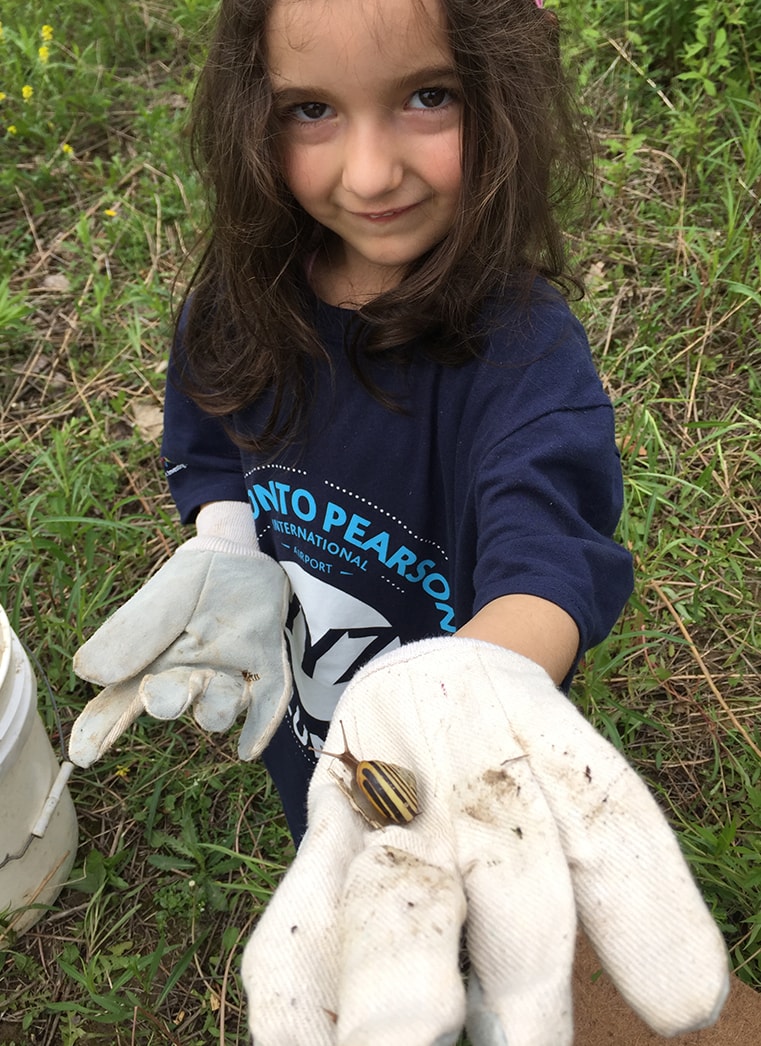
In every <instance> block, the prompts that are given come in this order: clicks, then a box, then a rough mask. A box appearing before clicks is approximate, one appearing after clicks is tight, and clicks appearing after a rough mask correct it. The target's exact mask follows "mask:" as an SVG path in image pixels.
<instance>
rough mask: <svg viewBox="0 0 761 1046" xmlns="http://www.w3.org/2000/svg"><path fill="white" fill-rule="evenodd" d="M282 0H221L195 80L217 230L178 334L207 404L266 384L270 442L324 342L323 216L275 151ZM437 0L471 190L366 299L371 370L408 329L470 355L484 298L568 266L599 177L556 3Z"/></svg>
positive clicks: (450, 355)
mask: <svg viewBox="0 0 761 1046" xmlns="http://www.w3.org/2000/svg"><path fill="white" fill-rule="evenodd" d="M275 2H276V0H222V3H221V8H220V11H219V15H218V20H217V24H216V30H215V33H214V37H213V39H212V42H211V45H210V49H209V53H208V58H207V61H206V63H205V66H204V68H203V70H202V73H201V76H200V79H199V83H198V86H197V90H196V94H195V98H194V103H193V111H192V119H191V125H190V139H191V149H192V159H193V162H194V164H195V166H196V167H197V169H198V170H199V172H200V174H201V177H202V179H203V182H204V186H205V189H206V193H207V197H208V200H209V207H210V222H209V224H210V230H209V236H208V239H207V244H206V247H205V250H204V253H203V255H202V257H201V259H200V262H199V264H198V266H197V268H196V270H195V273H194V275H193V278H192V280H191V283H190V288H189V291H188V293H187V294H186V299H185V305H186V309H185V318H184V322H183V327H184V333H183V337H182V344H183V350H184V364H185V366H184V367H183V378H182V383H183V388H184V390H185V391H186V392H187V393H188V395H190V396H191V397H192V398H193V399H194V400H195V401H196V402H197V403H198V405H199V406H200V407H201V408H202V409H204V410H205V411H207V412H209V413H211V414H215V415H220V416H229V415H231V414H233V413H234V412H236V411H238V410H240V409H242V408H243V407H245V406H246V405H247V404H249V403H251V402H252V401H254V400H255V399H256V398H258V397H259V396H260V395H261V394H262V393H263V392H265V391H268V392H270V393H271V394H272V398H271V399H270V402H271V403H272V410H271V413H270V416H269V422H268V424H267V425H266V426H265V429H264V431H262V432H260V433H258V434H257V435H256V437H254V438H252V439H251V440H250V441H249V443H250V445H253V446H255V447H257V448H258V449H262V450H265V449H272V448H273V447H275V446H276V445H278V444H279V443H283V442H286V443H287V442H289V441H291V440H292V439H295V438H296V436H297V435H298V430H299V423H300V420H301V419H303V417H304V415H305V413H306V410H307V408H308V405H309V372H310V368H311V367H312V366H313V364H314V361H315V360H319V359H321V358H323V357H324V356H325V350H324V348H323V347H322V345H321V344H320V342H319V340H318V338H317V335H316V333H315V331H314V329H313V326H312V324H311V322H310V320H309V314H310V308H309V301H310V291H309V287H308V284H307V278H306V269H307V259H308V258H309V257H310V255H312V254H313V252H314V251H315V249H316V248H317V247H318V246H319V244H320V240H321V233H322V230H321V227H320V226H319V225H318V224H317V223H316V222H315V221H314V220H313V219H312V218H311V217H310V216H309V215H307V214H306V213H305V212H304V211H303V210H302V208H301V207H300V206H299V205H298V204H297V203H296V201H295V200H294V199H293V197H292V196H291V194H290V193H289V191H288V189H287V187H286V186H285V184H284V182H283V179H282V177H281V173H280V168H279V163H278V152H277V132H278V126H277V122H276V119H275V115H274V113H273V106H272V95H271V90H270V82H269V76H268V70H267V58H266V51H265V43H264V40H265V29H266V24H267V17H268V14H269V12H270V10H271V8H272V7H273V5H274V3H275ZM328 2H329V0H328ZM440 2H441V4H442V8H443V10H444V13H445V16H446V23H447V27H448V35H449V43H450V47H451V50H452V53H453V56H454V62H455V69H456V71H457V74H458V77H459V90H460V96H461V101H462V107H463V122H462V166H463V179H462V192H461V207H460V211H459V214H458V216H457V219H456V221H455V223H454V225H453V227H452V228H451V229H450V231H449V233H448V234H447V236H446V237H445V238H444V239H443V240H442V241H441V242H440V243H439V244H438V245H436V246H435V247H434V248H433V249H432V250H430V251H429V252H428V253H426V254H425V255H423V256H422V257H421V258H419V259H417V260H416V261H415V262H414V263H413V264H412V265H410V266H409V269H408V271H407V272H406V274H405V276H404V278H403V279H402V281H401V282H400V283H399V284H398V285H397V286H396V287H394V288H393V289H392V290H389V291H387V292H384V293H383V294H381V295H379V296H378V297H377V298H375V299H373V300H372V301H370V302H369V303H367V304H365V305H363V306H362V307H361V308H360V309H359V310H358V312H357V321H358V322H357V324H356V330H357V332H358V336H357V337H355V338H354V339H353V341H352V344H351V345H350V346H347V351H349V353H350V356H351V359H352V363H353V365H354V367H355V370H356V371H357V373H358V376H359V377H360V378H364V375H363V371H362V359H363V358H364V356H365V355H366V354H374V353H381V352H383V353H386V354H393V353H394V352H395V351H399V350H400V348H401V347H403V346H405V345H406V344H408V343H409V342H411V341H412V340H414V339H422V342H423V343H424V344H425V345H426V352H427V354H428V355H430V356H432V357H433V358H435V359H438V360H439V361H440V362H442V363H444V364H458V363H462V362H464V361H465V360H466V359H468V358H471V357H472V355H473V353H474V352H476V351H478V334H479V332H478V331H477V330H476V329H475V326H474V323H475V320H476V318H477V317H478V315H479V313H480V310H481V309H482V307H483V305H484V303H485V301H486V300H487V299H489V298H491V297H492V296H494V295H504V294H505V293H514V294H520V293H521V288H523V290H524V291H525V288H526V286H528V285H529V284H530V282H531V280H532V279H533V277H534V276H536V275H537V274H540V275H543V276H545V277H547V278H548V279H550V280H552V281H554V282H556V283H559V284H561V285H564V286H565V287H568V286H570V285H571V284H573V283H574V280H573V277H572V275H571V273H570V272H569V271H568V268H567V263H566V257H565V252H564V248H563V238H562V233H561V222H563V221H564V219H565V215H566V211H567V209H568V205H569V204H571V203H573V202H575V201H577V200H578V199H579V198H580V196H581V195H583V192H582V190H583V189H584V188H585V187H586V186H587V185H588V182H589V179H588V177H587V175H588V173H589V163H588V157H589V150H588V148H587V140H586V136H585V133H584V130H583V124H582V121H581V120H580V118H579V116H578V114H577V112H576V109H575V106H574V101H573V95H572V93H571V91H570V90H569V87H568V83H567V79H566V75H565V72H564V70H563V67H562V63H561V61H560V50H559V46H558V25H557V18H556V17H555V15H554V14H552V13H551V12H548V11H546V10H542V9H540V8H538V7H537V6H536V3H535V0H440ZM576 286H578V284H576ZM481 333H482V332H481ZM373 391H374V392H376V393H377V394H378V395H379V396H381V393H380V391H379V390H376V389H375V388H373Z"/></svg>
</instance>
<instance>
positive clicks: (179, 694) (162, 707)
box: [140, 666, 214, 719]
mask: <svg viewBox="0 0 761 1046" xmlns="http://www.w3.org/2000/svg"><path fill="white" fill-rule="evenodd" d="M213 676H214V672H212V670H211V669H210V668H187V667H185V666H182V667H178V668H169V669H167V670H166V671H165V672H157V673H156V674H155V675H146V676H143V679H142V681H141V683H140V696H141V698H142V700H143V706H144V708H145V710H146V712H147V713H148V715H151V716H153V718H154V719H179V717H180V716H181V715H183V714H184V713H185V712H186V711H187V710H188V708H190V706H191V704H192V703H193V702H194V701H195V700H196V699H197V698H199V697H202V695H203V694H204V692H205V691H206V688H207V686H208V685H209V683H210V682H211V680H212V678H213Z"/></svg>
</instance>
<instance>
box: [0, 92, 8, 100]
mask: <svg viewBox="0 0 761 1046" xmlns="http://www.w3.org/2000/svg"><path fill="white" fill-rule="evenodd" d="M6 98H7V95H6V93H5V91H0V102H4V101H5V99H6Z"/></svg>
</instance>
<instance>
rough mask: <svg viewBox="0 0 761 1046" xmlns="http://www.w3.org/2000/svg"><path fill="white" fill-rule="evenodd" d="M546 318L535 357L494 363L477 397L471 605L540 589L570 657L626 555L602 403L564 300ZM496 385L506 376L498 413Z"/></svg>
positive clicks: (592, 634)
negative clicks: (569, 628) (569, 626)
mask: <svg viewBox="0 0 761 1046" xmlns="http://www.w3.org/2000/svg"><path fill="white" fill-rule="evenodd" d="M547 317H548V318H547V320H546V324H547V328H546V329H545V331H543V332H537V333H539V334H540V337H539V338H538V339H537V340H533V345H534V349H532V350H531V351H532V352H536V358H535V359H533V360H532V361H531V362H530V363H528V364H527V365H526V366H525V367H523V368H519V369H518V370H517V371H515V372H514V373H513V374H512V375H511V373H510V370H509V369H507V370H506V371H505V372H503V373H502V374H501V375H500V376H499V377H497V376H496V374H495V372H494V371H493V372H492V376H491V383H492V387H491V389H490V390H489V392H488V393H487V394H485V395H484V396H483V397H477V398H479V399H481V403H482V413H481V418H480V422H479V423H478V425H477V435H476V439H475V441H474V444H473V447H472V456H471V459H470V463H469V468H470V470H471V477H472V479H471V482H472V484H473V495H474V499H473V500H474V504H475V516H476V518H475V530H476V533H475V540H476V548H477V553H476V562H475V570H474V578H473V580H474V590H475V605H474V613H475V612H477V611H478V610H480V609H481V608H482V607H483V606H485V605H486V604H487V603H489V602H491V601H492V600H493V599H496V598H498V597H499V596H502V595H507V594H510V593H523V594H530V595H536V596H540V597H542V598H544V599H548V600H550V601H551V602H553V603H555V604H556V605H558V606H560V607H561V608H562V609H564V610H565V611H566V612H567V613H568V614H569V615H570V616H571V617H572V618H573V619H574V621H575V623H576V625H577V627H578V629H579V634H580V645H579V656H580V655H581V654H583V653H584V651H586V650H587V649H589V648H590V647H592V646H594V645H596V644H597V643H599V642H601V641H602V640H603V639H604V638H605V637H606V636H607V635H608V633H609V632H610V630H611V629H612V627H613V625H614V624H615V622H616V619H617V618H618V616H619V614H620V613H621V610H622V609H623V607H624V605H625V604H626V601H627V599H628V598H629V596H630V594H631V591H632V587H633V573H632V561H631V556H630V554H629V552H628V551H627V550H626V549H625V548H624V547H623V546H622V545H620V544H619V543H618V542H617V541H616V540H615V539H614V532H615V529H616V526H617V524H618V519H619V516H620V513H621V511H622V506H623V480H622V474H621V462H620V457H619V452H618V448H617V446H616V440H615V424H614V414H613V408H612V405H611V403H610V400H609V399H608V397H607V395H606V394H605V392H604V390H603V388H602V385H601V382H600V379H599V377H598V375H597V372H596V370H595V367H594V364H593V362H592V357H591V353H590V351H589V346H588V343H587V339H586V335H585V334H584V331H583V329H582V328H581V326H580V325H579V324H578V322H577V321H576V320H575V319H574V318H573V317H572V315H571V314H570V312H569V311H567V307H566V306H565V305H564V304H563V305H562V306H559V307H558V308H557V309H555V310H552V309H551V310H548V312H547ZM501 384H503V385H504V386H511V387H512V391H511V395H510V397H509V401H510V402H511V404H512V405H513V408H512V410H511V412H510V414H509V415H508V416H506V414H505V412H504V411H503V410H502V409H501V407H500V404H501V403H504V401H505V398H506V397H504V396H501V395H500V385H501Z"/></svg>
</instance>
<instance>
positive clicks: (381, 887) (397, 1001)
mask: <svg viewBox="0 0 761 1046" xmlns="http://www.w3.org/2000/svg"><path fill="white" fill-rule="evenodd" d="M366 840H367V844H368V845H367V846H366V848H365V849H364V850H363V851H362V852H361V853H360V854H359V855H358V856H357V857H356V858H355V860H354V861H353V862H352V864H351V867H350V869H349V873H348V878H347V885H346V890H345V892H344V895H343V903H342V908H341V912H340V930H341V942H342V950H341V959H340V963H341V965H340V971H339V999H338V1029H337V1031H338V1035H337V1042H338V1043H340V1044H341V1046H417V1044H419V1043H438V1044H440V1046H445V1044H451V1043H454V1042H455V1041H456V1039H457V1036H458V1034H459V1032H460V1029H461V1028H462V1026H463V1021H464V1017H465V996H464V989H463V984H462V979H461V976H460V972H459V968H458V952H459V943H460V932H461V928H462V924H463V920H464V918H465V895H464V893H463V890H462V885H461V881H460V877H459V875H458V873H457V870H456V867H455V861H454V856H453V854H452V852H451V848H450V847H449V845H446V846H445V845H444V844H443V843H442V842H441V840H438V841H437V840H435V839H434V838H432V837H431V835H430V834H429V833H428V832H427V831H426V830H425V829H424V828H423V827H422V825H420V823H419V822H416V823H415V825H414V826H412V827H407V828H395V827H394V828H387V829H384V830H383V831H381V832H367V833H366Z"/></svg>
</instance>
